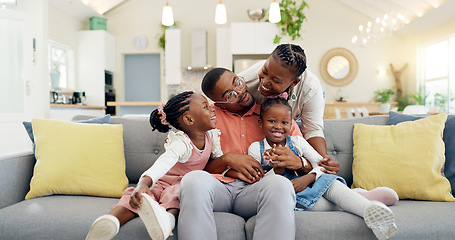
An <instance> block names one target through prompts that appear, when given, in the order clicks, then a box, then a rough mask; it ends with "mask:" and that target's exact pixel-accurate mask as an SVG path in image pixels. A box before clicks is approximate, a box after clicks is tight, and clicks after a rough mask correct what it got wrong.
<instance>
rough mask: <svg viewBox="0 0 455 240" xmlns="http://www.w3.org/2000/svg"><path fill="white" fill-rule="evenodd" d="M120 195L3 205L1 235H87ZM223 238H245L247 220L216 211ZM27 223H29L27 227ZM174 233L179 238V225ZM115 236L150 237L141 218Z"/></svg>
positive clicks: (53, 198)
mask: <svg viewBox="0 0 455 240" xmlns="http://www.w3.org/2000/svg"><path fill="white" fill-rule="evenodd" d="M118 200H119V199H118V198H103V197H90V196H64V195H53V196H47V197H41V198H34V199H31V200H27V201H22V202H20V203H17V204H14V205H12V206H9V207H6V208H2V209H0V233H1V235H0V239H9V240H11V239H59V240H64V239H71V240H72V239H85V236H86V235H87V233H88V231H89V229H90V226H91V225H92V223H93V221H95V219H96V218H98V217H99V216H101V215H103V214H106V213H108V212H109V211H110V210H111V208H112V206H113V205H114V204H116V203H117V202H118ZM215 221H216V227H217V232H218V239H220V240H243V239H245V231H244V226H245V220H244V219H243V218H241V217H239V216H236V215H234V214H229V213H215ZM24 226H26V227H24ZM173 233H174V236H171V237H169V238H168V240H175V239H177V237H178V236H177V228H176V229H174V231H173ZM115 239H150V237H149V235H148V233H147V230H146V229H145V226H144V224H143V223H142V221H141V219H140V218H135V219H133V220H131V221H129V222H127V223H126V224H125V225H123V226H122V227H121V228H120V231H119V233H118V234H117V236H116V237H115Z"/></svg>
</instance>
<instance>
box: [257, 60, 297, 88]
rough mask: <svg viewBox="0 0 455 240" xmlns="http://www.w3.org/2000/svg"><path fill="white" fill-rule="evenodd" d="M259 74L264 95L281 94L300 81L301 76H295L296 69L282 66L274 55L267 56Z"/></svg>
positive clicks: (260, 86)
mask: <svg viewBox="0 0 455 240" xmlns="http://www.w3.org/2000/svg"><path fill="white" fill-rule="evenodd" d="M258 76H259V89H258V90H259V92H260V93H261V94H262V95H264V96H271V95H276V94H280V93H282V92H284V91H285V90H286V89H288V88H289V87H294V86H295V85H296V84H297V83H299V82H300V78H298V77H297V78H296V77H295V73H294V71H292V70H291V69H290V68H285V67H284V66H282V65H281V63H280V62H279V61H277V60H276V59H275V58H273V56H272V55H270V56H269V57H268V58H267V61H266V62H265V64H264V66H262V69H261V71H260V72H259V74H258Z"/></svg>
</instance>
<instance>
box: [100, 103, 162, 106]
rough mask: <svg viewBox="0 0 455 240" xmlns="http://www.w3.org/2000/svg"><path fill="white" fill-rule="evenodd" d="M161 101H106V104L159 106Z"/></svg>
mask: <svg viewBox="0 0 455 240" xmlns="http://www.w3.org/2000/svg"><path fill="white" fill-rule="evenodd" d="M161 103H162V102H107V105H108V106H122V107H126V106H132V107H139V106H159V105H160V104H161Z"/></svg>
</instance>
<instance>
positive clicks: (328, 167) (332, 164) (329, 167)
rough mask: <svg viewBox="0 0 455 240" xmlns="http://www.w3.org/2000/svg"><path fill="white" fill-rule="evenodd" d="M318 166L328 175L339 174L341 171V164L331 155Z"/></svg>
mask: <svg viewBox="0 0 455 240" xmlns="http://www.w3.org/2000/svg"><path fill="white" fill-rule="evenodd" d="M318 165H319V166H321V167H323V169H321V171H322V172H324V173H328V174H337V173H338V171H340V163H339V162H337V161H336V160H333V159H332V158H331V157H330V156H329V155H326V156H325V157H324V159H322V160H321V161H319V162H318Z"/></svg>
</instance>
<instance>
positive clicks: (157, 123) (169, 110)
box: [150, 91, 194, 133]
mask: <svg viewBox="0 0 455 240" xmlns="http://www.w3.org/2000/svg"><path fill="white" fill-rule="evenodd" d="M193 94H194V92H193V91H186V92H182V93H179V94H177V95H175V96H174V97H172V98H171V99H169V101H167V103H166V105H164V107H163V111H164V113H165V114H166V121H167V122H168V123H169V124H170V125H172V126H173V127H175V128H177V129H178V130H182V129H181V126H180V123H179V122H178V121H177V118H178V117H180V116H181V115H182V114H184V113H185V112H186V111H188V110H189V109H190V107H189V106H188V105H189V104H190V101H189V98H190V97H191V96H192V95H193ZM161 118H162V115H161V113H159V112H158V109H155V110H153V112H152V113H151V114H150V125H151V126H152V128H153V129H152V130H153V131H155V129H156V130H158V131H159V132H162V133H165V132H168V131H169V129H170V126H168V125H164V124H162V123H161Z"/></svg>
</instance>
